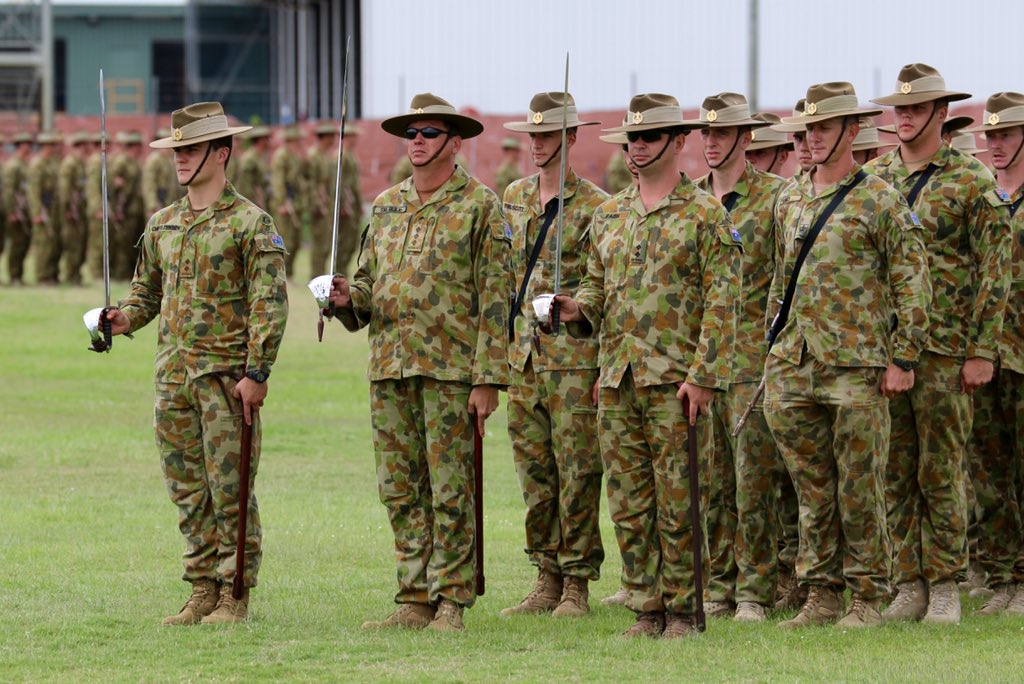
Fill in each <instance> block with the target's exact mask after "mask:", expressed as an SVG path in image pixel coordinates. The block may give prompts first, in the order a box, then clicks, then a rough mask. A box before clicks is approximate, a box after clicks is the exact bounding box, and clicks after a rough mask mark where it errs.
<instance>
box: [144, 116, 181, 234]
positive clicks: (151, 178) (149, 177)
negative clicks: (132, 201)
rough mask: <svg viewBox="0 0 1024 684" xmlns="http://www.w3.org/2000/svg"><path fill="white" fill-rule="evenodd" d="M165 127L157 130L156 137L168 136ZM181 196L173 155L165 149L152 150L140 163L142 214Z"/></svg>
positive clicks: (149, 214) (146, 213)
mask: <svg viewBox="0 0 1024 684" xmlns="http://www.w3.org/2000/svg"><path fill="white" fill-rule="evenodd" d="M170 136H171V132H170V131H168V130H166V129H161V130H159V131H157V134H156V137H157V139H160V138H169V137H170ZM180 197H181V186H180V185H178V174H177V172H176V171H175V170H174V155H172V154H171V153H170V152H168V151H167V150H153V151H152V152H150V153H149V154H148V155H146V161H144V162H143V164H142V204H143V207H144V214H145V215H146V216H152V215H153V214H155V213H156V212H157V210H159V209H162V208H163V207H166V206H167V205H168V204H170V203H171V202H174V201H176V200H177V199H178V198H180Z"/></svg>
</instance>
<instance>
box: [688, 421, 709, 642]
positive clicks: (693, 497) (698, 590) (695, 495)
mask: <svg viewBox="0 0 1024 684" xmlns="http://www.w3.org/2000/svg"><path fill="white" fill-rule="evenodd" d="M688 403H689V402H683V415H684V416H685V417H686V419H687V420H689V415H690V411H689V406H688ZM686 448H687V455H688V458H687V460H688V461H689V463H688V468H689V474H690V527H691V528H692V529H693V537H692V538H693V586H694V594H695V598H696V599H697V611H696V613H695V614H694V618H695V626H696V628H697V631H698V632H703V631H704V629H705V628H706V627H707V623H706V621H705V617H704V561H703V553H702V552H703V549H704V536H703V534H702V532H701V524H700V522H701V521H700V482H699V480H698V479H697V478H698V477H699V474H700V467H699V466H698V465H697V426H696V425H690V424H689V423H688V424H687V426H686Z"/></svg>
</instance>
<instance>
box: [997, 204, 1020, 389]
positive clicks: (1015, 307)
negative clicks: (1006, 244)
mask: <svg viewBox="0 0 1024 684" xmlns="http://www.w3.org/2000/svg"><path fill="white" fill-rule="evenodd" d="M1022 195H1024V186H1021V187H1019V188H1017V191H1016V192H1015V193H1014V194H1013V197H1011V198H1010V201H1011V202H1017V201H1018V200H1020V198H1021V196H1022ZM1022 204H1024V202H1022ZM1010 227H1011V228H1012V230H1013V249H1012V254H1013V257H1012V259H1011V262H1012V263H1011V265H1010V275H1011V283H1010V297H1009V299H1008V301H1007V302H1006V319H1005V320H1004V321H1003V332H1002V335H1000V336H999V363H1000V365H1001V366H1002V367H1003V368H1009V369H1010V370H1012V371H1014V372H1015V373H1021V374H1024V207H1022V208H1019V209H1018V210H1017V213H1016V214H1014V215H1013V218H1012V219H1011V222H1010Z"/></svg>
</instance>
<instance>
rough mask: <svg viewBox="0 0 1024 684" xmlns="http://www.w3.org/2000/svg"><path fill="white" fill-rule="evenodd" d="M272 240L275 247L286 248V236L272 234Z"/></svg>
mask: <svg viewBox="0 0 1024 684" xmlns="http://www.w3.org/2000/svg"><path fill="white" fill-rule="evenodd" d="M270 242H271V243H273V245H274V246H275V247H280V248H281V249H284V238H283V237H281V236H280V235H277V234H274V235H271V236H270Z"/></svg>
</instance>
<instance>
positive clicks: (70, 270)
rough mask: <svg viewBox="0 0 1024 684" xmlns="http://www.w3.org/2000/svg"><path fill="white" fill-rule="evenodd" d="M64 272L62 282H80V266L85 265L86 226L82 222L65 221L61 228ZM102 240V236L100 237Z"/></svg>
mask: <svg viewBox="0 0 1024 684" xmlns="http://www.w3.org/2000/svg"><path fill="white" fill-rule="evenodd" d="M60 239H61V244H62V245H63V250H62V251H63V258H64V271H63V280H64V281H65V282H69V283H73V284H76V283H80V282H82V266H83V265H84V264H85V250H86V240H87V239H88V233H87V225H86V223H85V222H84V221H71V220H65V221H64V222H63V224H62V227H61V238H60ZM101 239H102V236H101Z"/></svg>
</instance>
